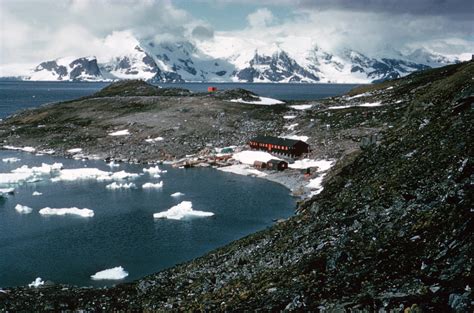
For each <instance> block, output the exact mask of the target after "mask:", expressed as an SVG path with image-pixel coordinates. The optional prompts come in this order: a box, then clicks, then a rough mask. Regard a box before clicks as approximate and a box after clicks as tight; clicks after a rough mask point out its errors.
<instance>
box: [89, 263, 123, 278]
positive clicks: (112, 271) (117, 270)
mask: <svg viewBox="0 0 474 313" xmlns="http://www.w3.org/2000/svg"><path fill="white" fill-rule="evenodd" d="M127 276H128V272H126V271H125V269H124V268H123V267H121V266H117V267H114V268H109V269H106V270H103V271H100V272H97V273H95V274H94V275H91V279H93V280H120V279H124V278H125V277H127Z"/></svg>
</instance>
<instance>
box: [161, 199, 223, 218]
mask: <svg viewBox="0 0 474 313" xmlns="http://www.w3.org/2000/svg"><path fill="white" fill-rule="evenodd" d="M213 215H214V213H212V212H204V211H195V210H193V204H192V203H191V201H183V202H181V203H180V204H178V205H175V206H173V207H171V208H170V209H169V210H167V211H164V212H159V213H155V214H153V218H166V219H170V220H181V219H183V218H185V217H207V216H213Z"/></svg>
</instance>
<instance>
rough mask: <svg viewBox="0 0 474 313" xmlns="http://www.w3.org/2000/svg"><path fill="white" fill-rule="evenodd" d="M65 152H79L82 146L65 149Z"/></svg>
mask: <svg viewBox="0 0 474 313" xmlns="http://www.w3.org/2000/svg"><path fill="white" fill-rule="evenodd" d="M67 152H69V153H79V152H82V148H73V149H69V150H67Z"/></svg>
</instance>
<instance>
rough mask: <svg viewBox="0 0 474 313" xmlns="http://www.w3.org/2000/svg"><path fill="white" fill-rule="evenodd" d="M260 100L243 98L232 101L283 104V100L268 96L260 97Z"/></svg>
mask: <svg viewBox="0 0 474 313" xmlns="http://www.w3.org/2000/svg"><path fill="white" fill-rule="evenodd" d="M258 98H259V100H258V101H245V100H243V99H242V98H239V99H232V100H230V101H231V102H238V103H249V104H258V105H275V104H282V103H284V102H283V101H280V100H277V99H273V98H266V97H258Z"/></svg>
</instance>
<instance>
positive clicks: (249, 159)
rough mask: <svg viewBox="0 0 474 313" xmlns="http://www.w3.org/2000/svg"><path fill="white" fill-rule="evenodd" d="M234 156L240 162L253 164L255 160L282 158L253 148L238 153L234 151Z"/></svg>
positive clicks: (266, 160)
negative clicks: (252, 149)
mask: <svg viewBox="0 0 474 313" xmlns="http://www.w3.org/2000/svg"><path fill="white" fill-rule="evenodd" d="M232 158H233V159H234V160H237V161H239V162H240V163H244V164H249V165H253V164H254V162H255V161H260V162H268V161H270V160H272V159H276V160H280V159H279V158H277V157H275V156H273V155H271V154H270V153H268V152H264V151H251V150H245V151H241V152H238V153H234V155H233V156H232Z"/></svg>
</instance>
